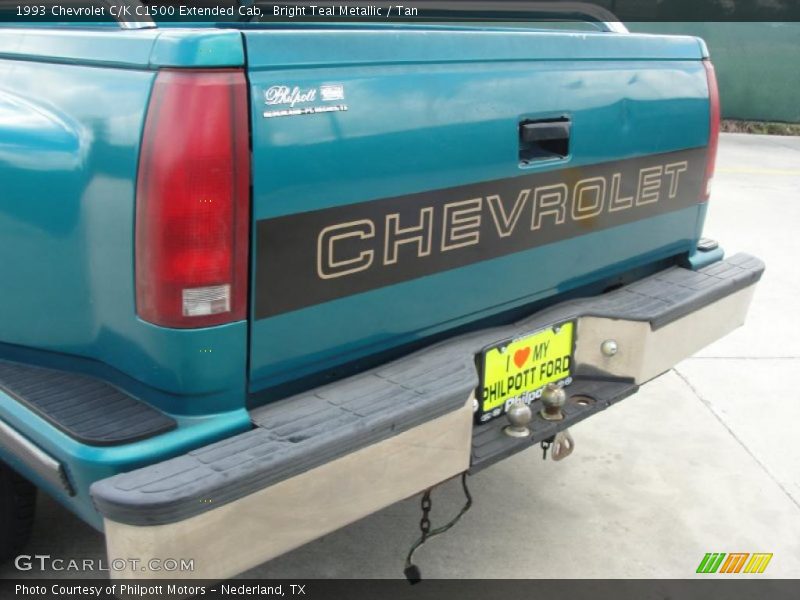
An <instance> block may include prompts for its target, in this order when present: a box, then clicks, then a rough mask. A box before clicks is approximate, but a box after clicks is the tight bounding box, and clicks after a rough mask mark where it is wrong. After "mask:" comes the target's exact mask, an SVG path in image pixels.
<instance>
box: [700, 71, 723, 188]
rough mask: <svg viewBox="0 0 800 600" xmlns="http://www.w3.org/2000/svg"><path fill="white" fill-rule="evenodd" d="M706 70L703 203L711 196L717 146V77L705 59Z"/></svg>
mask: <svg viewBox="0 0 800 600" xmlns="http://www.w3.org/2000/svg"><path fill="white" fill-rule="evenodd" d="M703 65H704V66H705V68H706V78H707V79H708V100H709V103H710V115H711V117H710V118H711V122H710V123H709V128H708V131H709V133H708V158H707V159H706V176H705V180H704V181H703V190H702V192H701V193H700V201H701V202H705V201H707V200H708V199H709V197H710V196H711V183H712V181H713V179H714V168H715V167H716V164H717V146H718V144H719V119H720V109H719V88H718V87H717V75H716V73H715V72H714V65H713V64H711V61H710V60H708V59H706V60H704V61H703Z"/></svg>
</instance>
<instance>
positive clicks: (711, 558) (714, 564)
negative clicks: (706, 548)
mask: <svg viewBox="0 0 800 600" xmlns="http://www.w3.org/2000/svg"><path fill="white" fill-rule="evenodd" d="M748 558H749V560H748ZM771 560H772V553H765V552H755V553H753V554H750V553H749V552H731V553H729V554H726V553H725V552H707V553H706V555H705V556H704V557H703V560H701V561H700V564H699V565H698V566H697V573H720V574H727V575H732V574H736V573H763V572H764V571H765V570H766V568H767V565H768V564H769V561H771Z"/></svg>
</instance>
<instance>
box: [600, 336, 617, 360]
mask: <svg viewBox="0 0 800 600" xmlns="http://www.w3.org/2000/svg"><path fill="white" fill-rule="evenodd" d="M600 352H602V353H603V354H605V355H606V356H609V357H610V356H614V355H615V354H616V353H617V352H619V346H617V340H606V341H605V342H603V343H602V344H600Z"/></svg>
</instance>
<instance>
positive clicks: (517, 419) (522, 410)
mask: <svg viewBox="0 0 800 600" xmlns="http://www.w3.org/2000/svg"><path fill="white" fill-rule="evenodd" d="M506 418H507V419H508V421H509V423H511V425H506V426H505V427H504V428H503V432H504V433H505V434H506V435H509V436H511V437H528V436H529V435H530V434H531V430H530V429H528V423H530V422H531V419H532V418H533V411H531V407H530V406H528V405H527V404H525V403H524V402H515V403H514V404H512V405H511V406H510V407H509V408H508V410H507V411H506Z"/></svg>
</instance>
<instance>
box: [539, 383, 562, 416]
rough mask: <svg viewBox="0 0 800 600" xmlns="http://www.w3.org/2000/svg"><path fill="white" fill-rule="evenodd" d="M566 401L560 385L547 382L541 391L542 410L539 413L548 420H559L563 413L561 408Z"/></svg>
mask: <svg viewBox="0 0 800 600" xmlns="http://www.w3.org/2000/svg"><path fill="white" fill-rule="evenodd" d="M566 403H567V394H566V392H565V391H564V390H563V389H562V388H561V386H559V385H556V384H555V383H548V384H547V385H546V386H545V388H544V390H543V391H542V410H541V411H539V414H540V415H542V418H543V419H547V420H548V421H561V420H562V419H563V418H564V414H563V413H562V412H561V408H562V407H563V406H564V404H566Z"/></svg>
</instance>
